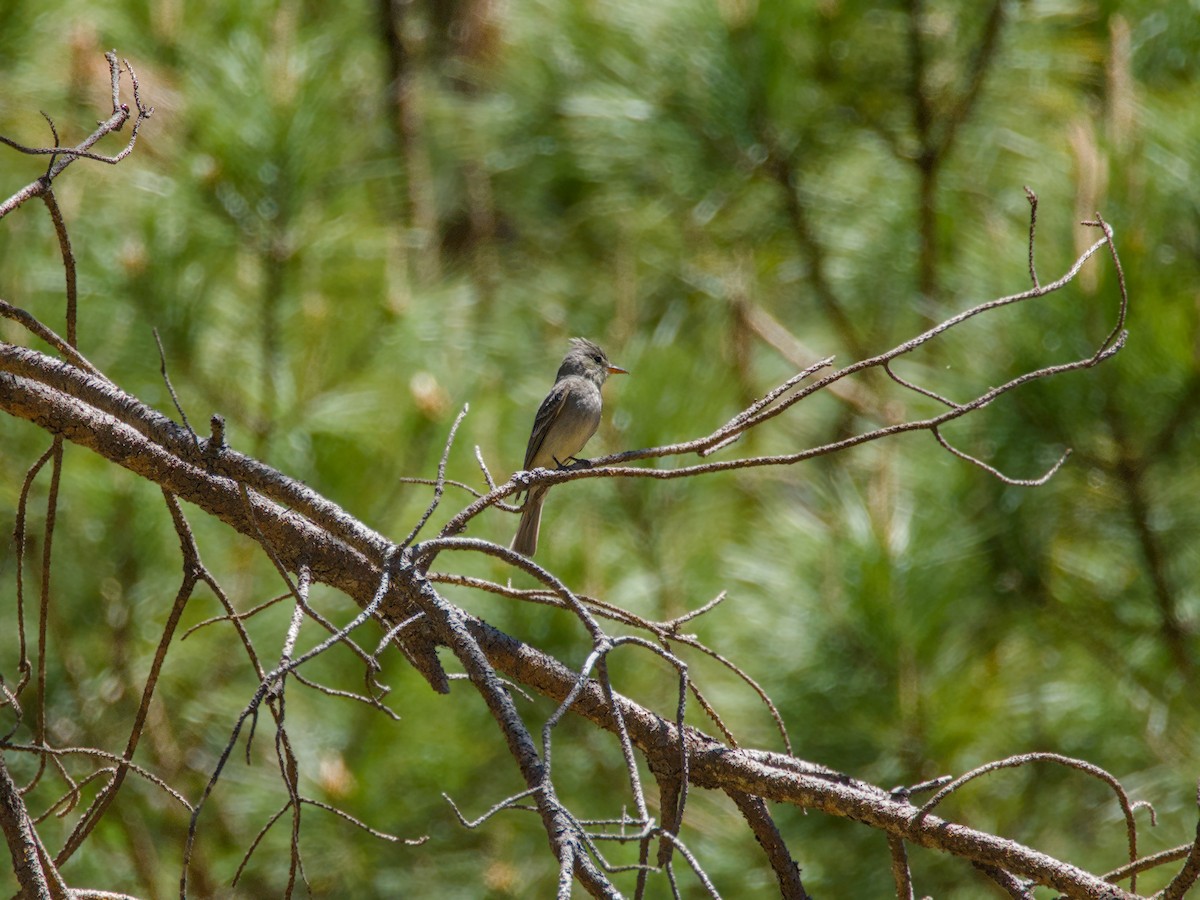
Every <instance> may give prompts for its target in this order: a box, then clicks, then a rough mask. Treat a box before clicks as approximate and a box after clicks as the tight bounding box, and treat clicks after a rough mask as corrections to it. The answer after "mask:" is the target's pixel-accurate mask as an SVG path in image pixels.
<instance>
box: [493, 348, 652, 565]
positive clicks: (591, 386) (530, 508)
mask: <svg viewBox="0 0 1200 900" xmlns="http://www.w3.org/2000/svg"><path fill="white" fill-rule="evenodd" d="M628 374H629V373H628V372H626V371H625V370H624V369H622V368H621V367H620V366H614V365H613V364H612V363H610V362H609V361H608V357H607V356H605V354H604V351H603V350H601V349H600V348H599V347H597V346H596V345H595V344H593V343H592V342H591V341H589V340H586V339H585V338H571V349H570V350H568V351H567V355H566V356H564V357H563V361H562V365H561V366H559V367H558V375H557V376H556V377H555V379H554V387H552V388H551V389H550V393H549V394H547V395H546V399H545V400H543V401H542V405H541V406H539V407H538V411H537V416H536V417H535V418H534V420H533V433H532V434H530V435H529V446H528V448H526V450H525V466H524V468H525V471H527V472H528V471H530V470H531V469H540V468H547V469H554V468H561V467H563V466H565V465H567V464H568V463H569V462H571V460H573V459H574V457H575V454H576V453H578V452H579V451H580V450H582V449H583V445H584V444H586V443H587V442H588V439H589V438H591V436H592V435H593V434H595V433H596V428H597V426H599V424H600V406H601V402H602V401H601V395H600V386H601V385H602V384H604V382H605V381H606V380H607V379H608V376H609V375H628ZM548 490H550V488H549V487H535V488H532V489H531V490H530V491H529V496H528V498H527V499H526V500H525V507H524V509H523V511H522V512H521V524H520V525H519V526H517V536H516V537H515V538H513V542H512V549H513V550H516V551H517V552H518V553H522V554H524V555H525V556H533V554H534V552H535V551H536V550H537V541H538V525H539V524H540V523H541V519H542V504H543V503H545V502H546V492H547V491H548Z"/></svg>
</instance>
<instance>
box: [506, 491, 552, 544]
mask: <svg viewBox="0 0 1200 900" xmlns="http://www.w3.org/2000/svg"><path fill="white" fill-rule="evenodd" d="M545 502H546V489H545V488H543V489H541V490H537V489H536V488H535V489H534V490H532V491H530V492H529V496H528V498H526V500H525V510H524V512H522V513H521V524H520V525H518V526H517V536H516V537H514V538H513V542H512V549H513V550H515V551H516V552H517V553H520V554H521V555H523V556H533V554H534V553H536V552H537V542H538V526H540V525H541V523H542V504H543V503H545Z"/></svg>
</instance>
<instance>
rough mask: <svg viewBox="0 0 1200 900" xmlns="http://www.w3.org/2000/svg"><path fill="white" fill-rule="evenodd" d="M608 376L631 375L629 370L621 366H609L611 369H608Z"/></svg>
mask: <svg viewBox="0 0 1200 900" xmlns="http://www.w3.org/2000/svg"><path fill="white" fill-rule="evenodd" d="M608 374H609V375H628V374H629V370H628V369H622V368H621V367H620V366H609V367H608Z"/></svg>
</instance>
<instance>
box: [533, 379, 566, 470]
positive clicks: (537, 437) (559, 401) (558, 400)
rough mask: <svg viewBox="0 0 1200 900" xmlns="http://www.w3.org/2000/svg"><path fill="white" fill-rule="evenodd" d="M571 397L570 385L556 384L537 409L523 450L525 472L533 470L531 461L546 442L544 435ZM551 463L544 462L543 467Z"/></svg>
mask: <svg viewBox="0 0 1200 900" xmlns="http://www.w3.org/2000/svg"><path fill="white" fill-rule="evenodd" d="M570 395H571V385H570V384H569V383H568V384H564V383H563V382H561V381H560V382H558V383H557V384H555V385H554V387H552V388H551V389H550V393H549V394H547V395H546V399H545V400H543V401H542V405H541V406H539V407H538V411H537V415H536V416H534V418H533V432H532V433H531V434H530V435H529V446H528V447H526V448H525V466H524V468H525V469H526V470H529V469H531V468H534V466H533V461H534V459H536V458H537V455H538V451H540V450H541V449H542V444H544V443H545V442H546V435H547V434H548V433H549V432H550V425H551V424H552V423H553V422H554V420H555V419H557V418H558V416H559V413H561V412H562V409H563V407H564V406H566V404H567V398H568V397H569V396H570ZM549 462H551V460H546V461H545V463H543V465H545V464H546V463H549Z"/></svg>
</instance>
